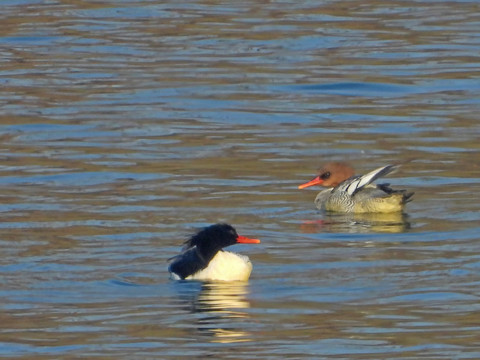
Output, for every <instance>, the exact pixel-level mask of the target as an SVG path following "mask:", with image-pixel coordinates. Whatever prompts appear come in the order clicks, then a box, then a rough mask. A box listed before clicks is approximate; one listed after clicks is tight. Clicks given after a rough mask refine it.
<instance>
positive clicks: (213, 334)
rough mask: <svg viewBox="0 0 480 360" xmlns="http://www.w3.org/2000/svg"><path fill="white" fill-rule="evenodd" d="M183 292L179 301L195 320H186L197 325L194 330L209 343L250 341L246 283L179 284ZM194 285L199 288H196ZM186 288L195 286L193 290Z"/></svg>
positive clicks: (190, 317)
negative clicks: (185, 305)
mask: <svg viewBox="0 0 480 360" xmlns="http://www.w3.org/2000/svg"><path fill="white" fill-rule="evenodd" d="M175 284H176V285H177V286H180V287H182V288H180V289H177V290H179V291H181V295H180V296H181V298H182V299H183V301H185V302H186V303H187V304H188V309H189V311H190V312H192V313H194V314H195V316H189V319H194V320H195V321H196V326H195V329H197V330H198V331H199V332H200V333H202V334H204V335H208V337H209V338H211V341H212V342H221V343H235V342H244V341H251V334H250V333H249V332H248V331H247V330H246V328H247V326H248V319H249V314H248V312H246V309H248V308H249V307H250V303H249V301H248V299H247V297H248V293H249V290H248V283H247V282H245V281H234V282H225V281H217V282H204V283H195V282H179V283H175ZM197 284H200V285H201V287H200V288H198V287H197ZM187 285H195V287H191V286H189V287H188V288H184V287H185V286H187Z"/></svg>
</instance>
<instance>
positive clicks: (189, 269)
mask: <svg viewBox="0 0 480 360" xmlns="http://www.w3.org/2000/svg"><path fill="white" fill-rule="evenodd" d="M172 260H173V261H172V263H171V264H170V266H169V267H168V271H169V272H171V273H175V274H177V275H178V276H179V277H180V278H181V279H182V280H183V279H185V278H186V277H188V276H190V275H192V274H195V273H196V272H197V271H200V270H202V269H204V268H205V267H206V266H207V265H208V264H206V263H205V260H204V259H203V257H202V256H201V255H200V254H199V253H198V251H197V248H196V247H193V248H190V249H189V250H187V251H185V252H184V253H182V254H180V255H177V256H175V257H173V258H172Z"/></svg>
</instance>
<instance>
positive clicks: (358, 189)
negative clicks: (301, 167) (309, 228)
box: [298, 162, 413, 214]
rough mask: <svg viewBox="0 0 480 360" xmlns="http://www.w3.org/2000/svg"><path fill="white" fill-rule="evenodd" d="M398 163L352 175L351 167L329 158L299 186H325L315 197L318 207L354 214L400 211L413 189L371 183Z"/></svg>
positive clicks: (408, 199) (395, 168)
mask: <svg viewBox="0 0 480 360" xmlns="http://www.w3.org/2000/svg"><path fill="white" fill-rule="evenodd" d="M398 167H399V166H398V165H387V166H383V167H380V168H378V169H375V170H373V171H371V172H369V173H368V174H365V175H359V176H354V170H353V168H352V167H350V166H349V165H347V164H345V163H340V162H330V163H327V164H326V165H325V166H324V167H323V168H321V169H320V171H319V175H318V176H317V177H315V178H314V179H313V180H311V181H309V182H307V183H305V184H302V185H300V186H299V187H298V188H299V189H304V188H306V187H309V186H312V185H322V186H328V187H329V188H328V189H326V190H323V191H320V192H319V193H318V195H317V197H316V198H315V205H316V207H317V208H318V209H320V210H325V211H331V212H338V213H357V214H358V213H391V212H400V211H402V210H403V208H404V206H405V204H406V203H407V202H408V201H410V200H411V199H410V198H411V197H412V195H413V192H406V191H405V190H393V189H392V188H390V186H389V184H379V185H372V182H374V181H375V180H376V179H378V178H380V177H382V176H385V175H387V174H390V173H391V172H393V171H395V170H397V169H398Z"/></svg>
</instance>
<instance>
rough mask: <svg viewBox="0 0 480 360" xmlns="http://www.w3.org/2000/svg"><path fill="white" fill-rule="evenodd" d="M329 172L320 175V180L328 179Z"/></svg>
mask: <svg viewBox="0 0 480 360" xmlns="http://www.w3.org/2000/svg"><path fill="white" fill-rule="evenodd" d="M330 175H331V174H330V171H327V172H324V173H323V174H322V175H320V178H321V179H322V180H327V179H328V178H329V177H330Z"/></svg>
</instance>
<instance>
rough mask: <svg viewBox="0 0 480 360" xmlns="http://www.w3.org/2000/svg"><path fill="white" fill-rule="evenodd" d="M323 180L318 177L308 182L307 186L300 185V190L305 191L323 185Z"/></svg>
mask: <svg viewBox="0 0 480 360" xmlns="http://www.w3.org/2000/svg"><path fill="white" fill-rule="evenodd" d="M322 183H323V180H322V179H320V176H317V177H316V178H315V179H313V180H310V181H309V182H306V183H305V184H302V185H299V186H298V188H299V189H305V188H306V187H309V186H313V185H321V184H322Z"/></svg>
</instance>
